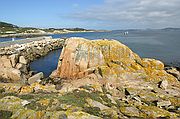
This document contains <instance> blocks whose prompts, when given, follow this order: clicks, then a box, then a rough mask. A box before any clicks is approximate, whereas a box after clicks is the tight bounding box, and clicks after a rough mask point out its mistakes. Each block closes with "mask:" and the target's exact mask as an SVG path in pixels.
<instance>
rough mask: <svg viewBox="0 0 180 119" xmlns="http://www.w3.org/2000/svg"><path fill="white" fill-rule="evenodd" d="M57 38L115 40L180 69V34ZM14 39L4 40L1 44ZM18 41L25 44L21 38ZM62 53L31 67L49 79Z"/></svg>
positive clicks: (92, 34) (163, 31) (128, 33)
mask: <svg viewBox="0 0 180 119" xmlns="http://www.w3.org/2000/svg"><path fill="white" fill-rule="evenodd" d="M50 36H52V37H53V38H69V37H83V38H88V39H91V40H96V39H115V40H118V41H120V42H121V43H123V44H125V45H127V46H128V47H129V48H131V50H133V51H134V52H135V53H137V54H138V55H139V56H140V57H142V58H154V59H158V60H161V61H163V62H164V63H165V64H166V65H168V66H174V67H180V30H172V29H170V30H169V29H161V30H157V29H156V30H152V29H147V30H115V31H108V32H83V33H68V34H55V35H50ZM11 40H12V39H11V38H0V43H1V42H6V41H11ZM15 40H21V39H19V38H17V39H15ZM60 53H61V49H59V50H55V51H52V52H50V53H49V54H48V55H46V56H44V57H41V58H39V59H37V60H35V61H33V62H32V63H31V64H30V68H31V70H34V71H37V72H43V73H44V74H45V76H49V75H50V74H51V72H52V71H53V70H55V69H56V67H57V62H58V59H59V56H60Z"/></svg>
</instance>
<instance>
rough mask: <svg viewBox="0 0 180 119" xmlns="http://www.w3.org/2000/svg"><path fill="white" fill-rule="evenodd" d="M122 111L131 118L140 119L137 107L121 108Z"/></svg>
mask: <svg viewBox="0 0 180 119" xmlns="http://www.w3.org/2000/svg"><path fill="white" fill-rule="evenodd" d="M120 111H121V112H122V113H123V114H124V115H126V116H130V117H139V110H138V109H137V108H135V107H120Z"/></svg>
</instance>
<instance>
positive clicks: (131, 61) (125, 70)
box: [53, 38, 177, 85]
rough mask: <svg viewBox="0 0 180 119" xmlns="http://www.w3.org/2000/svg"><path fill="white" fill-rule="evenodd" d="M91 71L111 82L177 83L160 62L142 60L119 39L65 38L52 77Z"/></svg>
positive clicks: (72, 76)
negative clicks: (122, 80) (139, 80)
mask: <svg viewBox="0 0 180 119" xmlns="http://www.w3.org/2000/svg"><path fill="white" fill-rule="evenodd" d="M92 73H94V74H96V75H98V76H100V77H99V79H103V80H106V81H107V82H108V83H110V85H111V84H112V85H113V84H115V85H117V84H118V81H119V80H120V79H125V80H126V79H145V80H149V81H150V80H151V81H154V82H156V83H158V82H160V81H162V80H164V79H166V80H168V81H171V82H172V83H176V82H177V81H176V78H175V77H174V76H172V75H170V74H168V73H167V72H166V71H165V70H164V64H163V63H162V62H161V61H158V60H155V59H147V58H145V59H141V58H140V57H139V56H138V55H137V54H135V53H134V52H132V50H131V49H129V48H128V47H127V46H125V45H124V44H122V43H120V42H119V41H116V40H106V39H105V40H87V39H83V38H70V39H67V40H66V42H65V45H64V47H63V50H62V52H61V56H60V58H59V62H58V67H57V70H56V73H53V77H60V78H63V79H67V80H68V79H78V78H83V77H86V76H87V75H90V74H92ZM55 75H56V76H55Z"/></svg>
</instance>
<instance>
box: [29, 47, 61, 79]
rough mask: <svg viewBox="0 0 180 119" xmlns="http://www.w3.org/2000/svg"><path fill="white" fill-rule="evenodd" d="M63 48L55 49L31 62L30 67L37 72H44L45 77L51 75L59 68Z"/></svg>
mask: <svg viewBox="0 0 180 119" xmlns="http://www.w3.org/2000/svg"><path fill="white" fill-rule="evenodd" d="M60 54H61V49H58V50H54V51H52V52H50V53H48V55H46V56H45V57H41V58H39V59H37V60H35V61H33V62H31V63H30V69H31V70H33V71H37V72H43V73H44V75H45V77H47V76H49V75H50V74H51V72H52V71H54V70H55V69H56V68H57V65H58V59H59V56H60Z"/></svg>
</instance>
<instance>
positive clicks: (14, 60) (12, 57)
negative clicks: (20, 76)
mask: <svg viewBox="0 0 180 119" xmlns="http://www.w3.org/2000/svg"><path fill="white" fill-rule="evenodd" d="M9 58H10V60H11V64H12V67H15V66H16V63H17V62H18V55H17V54H13V55H11V56H9Z"/></svg>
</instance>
